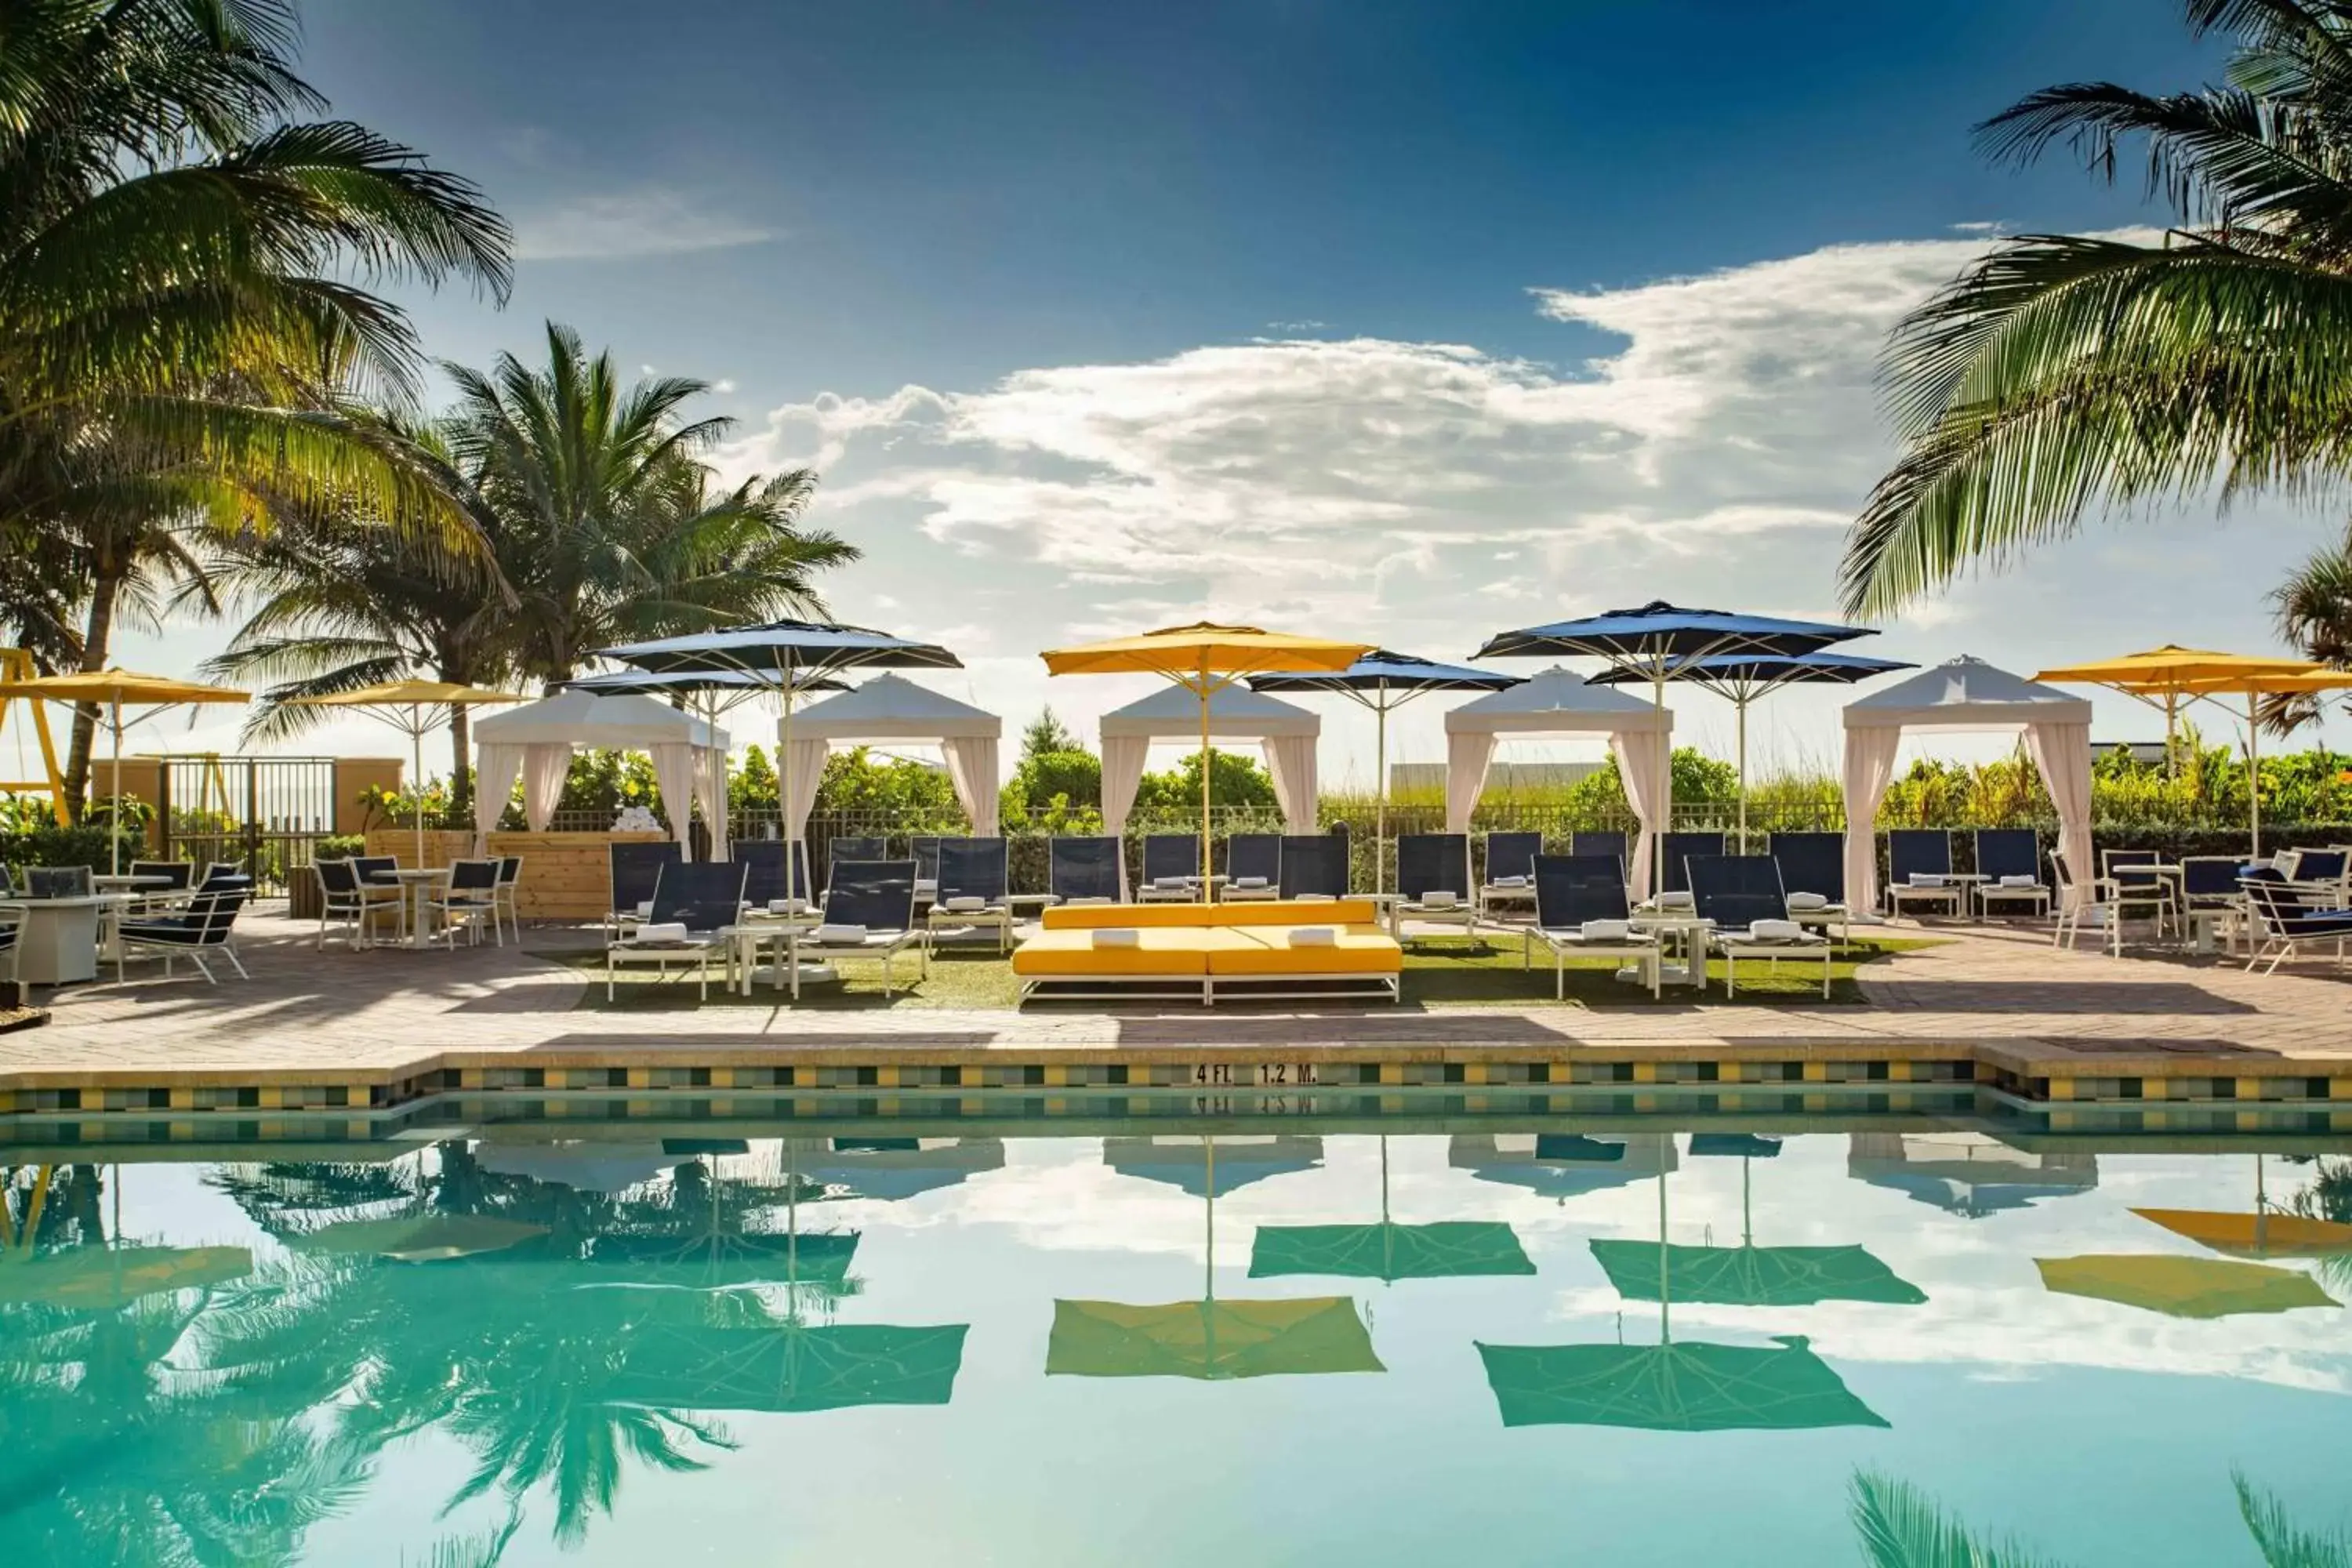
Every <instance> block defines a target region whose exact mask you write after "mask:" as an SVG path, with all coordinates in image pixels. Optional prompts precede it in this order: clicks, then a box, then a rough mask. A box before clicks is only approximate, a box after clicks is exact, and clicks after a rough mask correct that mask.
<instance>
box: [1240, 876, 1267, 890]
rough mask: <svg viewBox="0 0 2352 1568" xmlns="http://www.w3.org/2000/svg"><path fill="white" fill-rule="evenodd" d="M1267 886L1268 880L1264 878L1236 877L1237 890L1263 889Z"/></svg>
mask: <svg viewBox="0 0 2352 1568" xmlns="http://www.w3.org/2000/svg"><path fill="white" fill-rule="evenodd" d="M1265 885H1266V879H1265V878H1264V877H1235V878H1234V887H1236V888H1263V887H1265Z"/></svg>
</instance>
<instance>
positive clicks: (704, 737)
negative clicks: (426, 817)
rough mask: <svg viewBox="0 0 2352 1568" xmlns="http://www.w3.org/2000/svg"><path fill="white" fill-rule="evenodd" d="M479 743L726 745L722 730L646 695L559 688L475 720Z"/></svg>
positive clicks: (612, 747) (623, 747)
mask: <svg viewBox="0 0 2352 1568" xmlns="http://www.w3.org/2000/svg"><path fill="white" fill-rule="evenodd" d="M474 740H475V741H476V742H478V743H479V744H482V745H496V746H548V745H573V746H587V747H593V748H596V749H598V750H602V751H614V752H631V751H637V752H641V751H645V750H646V749H648V748H649V747H653V746H716V747H717V748H719V749H720V750H722V751H723V750H725V749H726V748H727V744H728V737H727V731H724V730H717V731H714V730H712V728H711V727H710V725H709V723H707V722H706V721H703V720H700V719H698V718H696V717H695V716H694V715H693V714H691V713H687V712H683V711H681V710H678V709H676V708H673V707H671V706H670V705H669V704H668V703H667V702H661V701H656V700H655V699H653V698H651V697H628V696H599V695H597V694H596V693H595V692H593V691H559V692H557V693H556V694H555V695H554V696H552V697H545V698H541V700H538V701H536V702H526V703H524V704H523V705H522V706H521V707H520V708H509V709H507V710H505V711H503V712H499V713H491V714H487V715H485V716H483V717H481V718H478V719H476V720H475V721H474Z"/></svg>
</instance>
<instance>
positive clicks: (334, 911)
mask: <svg viewBox="0 0 2352 1568" xmlns="http://www.w3.org/2000/svg"><path fill="white" fill-rule="evenodd" d="M310 872H311V875H312V876H314V877H316V878H317V879H318V880H319V940H318V942H316V943H315V944H314V945H315V946H316V947H317V948H318V949H319V950H320V951H321V952H323V951H325V949H326V946H327V931H328V928H329V927H330V926H331V925H348V926H349V927H351V935H350V937H349V938H347V939H346V940H347V941H348V942H350V944H351V947H352V951H353V952H357V951H358V950H359V949H361V948H362V947H365V946H367V945H368V941H369V937H368V927H369V926H370V925H372V924H373V923H374V922H375V921H378V920H381V919H383V917H384V916H387V915H389V916H391V917H392V925H393V931H394V934H395V935H398V934H399V933H400V932H401V931H403V930H404V927H405V924H406V911H405V909H404V906H403V905H401V904H399V903H394V902H390V901H387V900H383V899H379V898H373V897H371V896H370V894H369V892H368V890H367V889H364V888H362V887H361V886H360V877H359V871H358V869H357V868H355V867H354V866H353V865H352V862H351V861H349V860H314V861H312V862H311V863H310Z"/></svg>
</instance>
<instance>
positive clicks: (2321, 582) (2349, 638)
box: [2262, 537, 2352, 735]
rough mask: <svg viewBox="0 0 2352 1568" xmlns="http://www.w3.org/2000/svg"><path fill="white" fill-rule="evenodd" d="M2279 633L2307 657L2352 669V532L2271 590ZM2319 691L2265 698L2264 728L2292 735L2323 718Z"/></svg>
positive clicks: (2313, 557) (2275, 732) (2312, 558)
mask: <svg viewBox="0 0 2352 1568" xmlns="http://www.w3.org/2000/svg"><path fill="white" fill-rule="evenodd" d="M2271 606H2272V610H2273V613H2274V615H2275V616H2276V618H2277V621H2278V629H2279V635H2280V636H2281V637H2284V638H2285V639H2286V641H2287V642H2288V643H2289V644H2290V645H2292V646H2293V647H2294V648H2296V649H2297V650H2298V651H2300V652H2301V653H2302V655H2303V657H2304V658H2309V659H2316V660H2318V661H2319V662H2320V663H2322V664H2326V665H2332V666H2334V667H2335V668H2338V669H2344V668H2352V537H2347V538H2346V539H2343V540H2339V541H2338V542H2336V543H2334V544H2331V545H2329V546H2328V547H2327V548H2326V549H2324V550H2321V551H2318V552H2315V553H2314V554H2313V555H2312V557H2311V558H2310V559H2309V560H2307V561H2305V563H2303V564H2302V565H2301V566H2299V567H2297V568H2296V569H2295V570H2294V574H2293V575H2291V576H2289V577H2288V578H2287V580H2286V581H2285V582H2284V583H2282V584H2279V585H2278V586H2277V587H2276V588H2273V589H2272V590H2271ZM2320 701H2321V700H2320V698H2318V697H2317V696H2315V695H2282V696H2274V697H2266V698H2264V699H2263V710H2262V711H2263V728H2264V729H2267V730H2269V731H2272V732H2273V733H2274V734H2281V735H2284V734H2286V733H2288V732H2289V731H2294V730H2296V729H2298V728H2300V727H2302V726H2303V725H2305V724H2307V723H2310V722H2311V721H2313V720H2315V719H2316V718H2318V717H2319V711H2320Z"/></svg>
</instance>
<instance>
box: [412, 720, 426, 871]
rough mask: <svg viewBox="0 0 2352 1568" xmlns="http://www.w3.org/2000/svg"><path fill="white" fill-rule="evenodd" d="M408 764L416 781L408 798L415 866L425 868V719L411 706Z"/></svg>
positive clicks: (419, 868) (420, 868)
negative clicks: (412, 811)
mask: <svg viewBox="0 0 2352 1568" xmlns="http://www.w3.org/2000/svg"><path fill="white" fill-rule="evenodd" d="M408 751H409V758H410V763H409V765H410V766H412V767H414V768H415V770H416V782H415V784H413V785H412V786H410V788H411V794H410V795H409V799H410V800H412V801H414V802H415V806H416V868H417V869H418V870H420V871H422V870H423V869H425V720H424V717H423V715H422V714H420V713H419V712H418V710H416V709H415V707H414V706H411V707H410V709H409V710H408Z"/></svg>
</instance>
